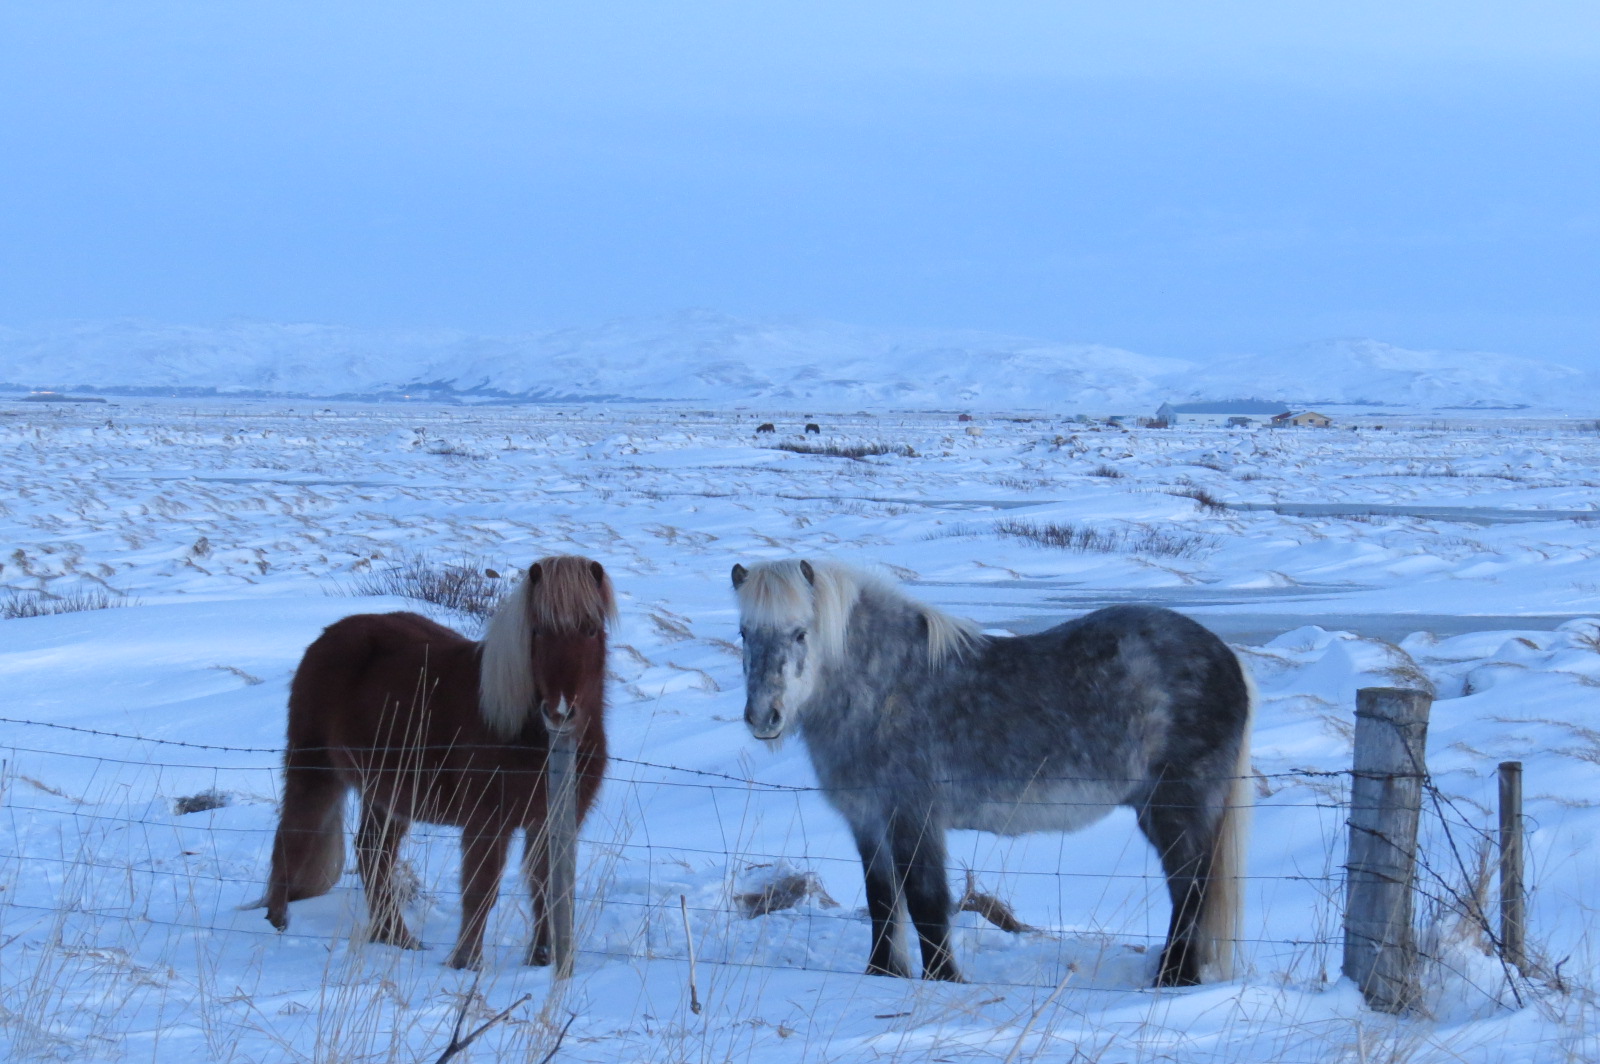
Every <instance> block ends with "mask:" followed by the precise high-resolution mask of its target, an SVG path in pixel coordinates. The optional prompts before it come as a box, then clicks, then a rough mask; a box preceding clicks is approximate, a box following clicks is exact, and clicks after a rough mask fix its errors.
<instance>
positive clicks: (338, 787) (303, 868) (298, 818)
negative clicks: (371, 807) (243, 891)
mask: <svg viewBox="0 0 1600 1064" xmlns="http://www.w3.org/2000/svg"><path fill="white" fill-rule="evenodd" d="M346 790H348V787H347V786H346V784H345V782H344V781H343V780H341V779H340V778H339V776H338V773H337V772H336V771H335V770H334V767H333V764H332V762H330V761H329V760H328V758H327V754H326V751H321V750H319V751H302V750H293V749H291V750H290V751H289V756H288V764H287V765H286V766H285V769H284V777H283V804H282V807H281V811H280V813H279V816H278V830H277V833H276V834H275V835H274V836H273V839H272V872H271V874H270V876H269V877H268V879H267V895H266V903H267V920H268V921H270V922H271V924H272V926H273V927H276V928H277V929H278V930H279V931H282V930H284V929H285V928H287V927H288V926H289V903H290V902H291V901H299V900H300V899H301V898H314V897H316V896H317V895H319V894H326V893H328V891H330V890H332V889H333V886H334V884H335V883H337V882H339V877H340V876H341V875H343V874H344V796H345V792H346Z"/></svg>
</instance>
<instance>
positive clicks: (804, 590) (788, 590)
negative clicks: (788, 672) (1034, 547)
mask: <svg viewBox="0 0 1600 1064" xmlns="http://www.w3.org/2000/svg"><path fill="white" fill-rule="evenodd" d="M810 565H811V572H812V577H813V579H811V580H807V579H806V575H805V572H804V571H803V570H802V569H801V562H800V560H799V559H787V560H784V561H772V562H757V563H756V564H754V565H752V566H750V568H749V569H748V571H747V572H746V574H745V578H744V581H743V583H741V584H740V585H739V587H738V588H737V590H736V592H735V594H736V595H737V597H738V600H739V615H740V617H741V618H742V619H745V620H748V621H750V622H752V623H754V624H760V625H779V626H785V625H793V626H796V627H802V626H803V627H805V628H806V629H808V631H809V636H808V638H809V640H810V646H811V647H812V649H813V650H814V651H815V652H816V653H817V654H819V655H821V658H822V660H823V661H825V662H832V661H838V660H840V659H841V658H843V657H844V644H845V634H846V633H847V632H848V631H849V628H850V614H851V612H852V611H853V610H854V609H855V605H856V602H857V601H858V600H859V599H860V598H861V596H862V594H863V593H864V592H866V593H871V594H874V595H882V596H885V597H888V598H892V599H895V600H897V601H899V602H903V603H905V604H906V605H907V606H909V607H911V608H912V609H914V610H915V611H917V613H919V614H920V615H921V616H922V619H923V620H924V621H925V622H926V624H927V626H928V664H929V665H938V664H939V663H940V662H942V661H944V660H945V659H946V658H950V657H957V658H959V657H960V656H961V655H963V654H965V653H966V652H967V651H968V650H970V649H971V648H972V645H973V644H974V643H975V642H976V641H977V639H978V635H979V632H978V626H977V624H975V623H974V622H972V621H969V620H967V619H966V618H964V617H952V616H951V615H950V614H948V613H945V612H943V611H942V610H938V609H935V608H934V607H932V606H929V605H928V604H927V603H924V602H917V601H916V600H914V599H912V598H910V597H908V596H907V595H906V594H905V592H903V591H901V590H900V588H899V586H898V585H895V584H893V583H890V582H889V581H888V580H885V579H884V578H882V577H880V576H877V575H875V574H872V573H868V572H863V571H862V570H860V569H854V568H851V567H850V566H848V565H842V564H840V563H839V562H835V561H828V560H825V559H819V560H815V561H811V562H810Z"/></svg>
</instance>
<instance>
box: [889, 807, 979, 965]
mask: <svg viewBox="0 0 1600 1064" xmlns="http://www.w3.org/2000/svg"><path fill="white" fill-rule="evenodd" d="M889 837H890V840H891V842H892V845H893V848H894V863H895V866H896V867H897V868H898V869H899V872H900V876H901V877H902V880H901V881H902V883H903V884H904V892H905V899H906V911H907V912H908V913H910V915H911V923H912V925H913V926H914V927H915V928H916V929H917V939H918V941H919V942H920V943H921V946H922V977H923V978H924V979H944V980H947V981H949V982H952V983H961V982H965V980H964V979H962V978H961V970H960V969H959V968H957V967H956V962H955V957H954V956H953V955H952V954H951V952H950V883H949V881H948V880H947V879H946V878H945V867H944V864H945V848H944V828H943V827H942V826H941V825H939V824H936V823H933V822H932V819H931V817H928V816H918V817H915V818H912V817H896V818H895V820H894V824H893V826H892V827H891V828H890V835H889Z"/></svg>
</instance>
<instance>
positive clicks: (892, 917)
mask: <svg viewBox="0 0 1600 1064" xmlns="http://www.w3.org/2000/svg"><path fill="white" fill-rule="evenodd" d="M855 836H856V849H857V850H858V851H859V852H860V854H861V870H862V872H863V873H865V875H866V880H867V913H868V915H869V916H870V917H871V919H872V952H871V953H870V954H869V955H868V957H867V974H868V975H898V976H900V977H901V978H903V979H909V978H911V966H910V965H909V964H907V963H906V958H905V954H904V953H903V952H902V951H901V949H900V935H899V930H900V927H899V925H900V877H899V875H897V874H896V872H895V867H894V853H893V851H892V850H891V849H890V846H889V840H888V838H887V837H886V834H881V833H874V832H872V831H869V830H865V829H862V828H856V831H855Z"/></svg>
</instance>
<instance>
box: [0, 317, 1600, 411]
mask: <svg viewBox="0 0 1600 1064" xmlns="http://www.w3.org/2000/svg"><path fill="white" fill-rule="evenodd" d="M0 385H5V386H10V387H13V388H54V389H92V390H98V391H101V392H105V393H117V392H120V393H123V394H139V393H144V394H172V393H178V394H190V395H198V394H217V393H221V394H256V395H282V396H311V397H355V398H380V397H397V396H405V395H409V396H412V397H430V398H440V399H451V398H455V399H497V398H498V399H519V400H535V401H537V400H550V401H578V400H597V401H651V400H682V401H691V402H695V403H704V404H722V403H750V404H759V405H772V406H818V407H833V408H848V407H884V406H888V407H901V408H930V407H945V408H950V407H959V408H963V409H966V408H971V409H1016V410H1029V409H1033V410H1051V411H1058V412H1077V411H1099V412H1117V413H1142V412H1145V411H1154V409H1155V408H1156V407H1157V406H1158V405H1159V404H1160V403H1161V402H1163V401H1165V400H1172V401H1175V402H1181V401H1192V400H1205V399H1234V398H1250V397H1259V398H1270V399H1277V400H1282V401H1284V402H1287V403H1290V404H1293V405H1317V404H1320V405H1329V404H1338V403H1363V404H1367V403H1372V404H1384V405H1391V406H1399V407H1406V408H1424V409H1428V408H1435V409H1436V408H1448V407H1480V408H1484V407H1488V408H1513V409H1515V408H1538V409H1551V410H1563V409H1592V408H1593V407H1594V406H1595V405H1597V404H1596V399H1597V397H1600V383H1597V381H1596V380H1595V378H1594V375H1593V374H1589V373H1585V372H1582V371H1579V370H1575V369H1570V368H1568V367H1565V366H1558V365H1554V364H1552V363H1547V362H1538V361H1535V360H1532V359H1526V358H1516V357H1512V356H1507V355H1494V354H1484V353H1478V352H1468V353H1460V352H1437V351H1408V350H1405V349H1403V348H1397V347H1393V346H1391V345H1388V344H1383V343H1379V342H1377V341H1374V340H1337V341H1327V342H1323V343H1319V344H1310V345H1307V346H1305V347H1303V348H1299V349H1296V350H1294V351H1291V352H1280V353H1278V354H1274V355H1264V356H1257V355H1252V356H1239V357H1233V358H1227V359H1223V360H1220V361H1218V362H1215V363H1212V364H1209V365H1200V364H1197V363H1194V362H1189V361H1185V360H1181V359H1172V358H1160V357H1155V356H1150V355H1141V354H1137V353H1135V352H1132V351H1125V350H1122V349H1119V348H1115V347H1106V346H1102V345H1096V344H1067V343H1058V342H1054V341H1046V340H1036V339H1031V338H1027V337H1019V336H1008V335H1003V334H994V333H981V332H955V331H933V330H884V329H867V328H859V327H855V326H849V325H841V324H837V323H832V322H817V321H802V320H787V319H778V320H758V321H752V320H742V319H736V318H731V317H727V316H725V315H720V314H715V313H711V312H706V311H687V312H683V313H680V314H674V315H669V316H664V317H657V318H646V319H625V320H619V321H614V322H608V323H606V324H604V325H600V326H595V327H591V328H581V329H563V330H559V331H555V332H547V333H529V334H524V335H512V336H485V335H477V334H473V333H467V332H460V331H451V330H443V329H434V330H363V329H353V328H347V327H343V326H333V325H310V324H275V323H261V322H236V323H229V324H225V325H216V326H186V325H177V326H175V325H163V324H156V323H150V322H143V321H114V322H94V323H81V324H73V325H69V326H62V327H58V328H54V329H48V330H45V329H36V330H17V329H0Z"/></svg>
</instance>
